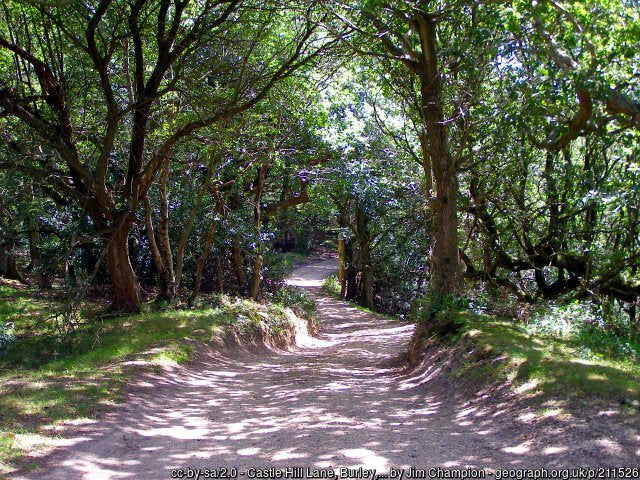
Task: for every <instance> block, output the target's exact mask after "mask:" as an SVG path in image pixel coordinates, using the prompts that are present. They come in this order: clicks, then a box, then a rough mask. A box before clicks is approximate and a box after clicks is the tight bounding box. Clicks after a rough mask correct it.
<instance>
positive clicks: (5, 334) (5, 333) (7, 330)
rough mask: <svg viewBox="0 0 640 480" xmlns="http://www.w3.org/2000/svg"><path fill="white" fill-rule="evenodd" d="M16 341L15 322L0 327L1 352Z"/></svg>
mask: <svg viewBox="0 0 640 480" xmlns="http://www.w3.org/2000/svg"><path fill="white" fill-rule="evenodd" d="M15 341H16V335H15V332H14V328H13V322H9V323H6V324H4V325H3V326H2V327H0V353H2V352H4V351H5V350H7V349H8V348H9V346H11V344H12V343H13V342H15Z"/></svg>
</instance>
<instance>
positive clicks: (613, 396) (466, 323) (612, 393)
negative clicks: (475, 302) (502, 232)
mask: <svg viewBox="0 0 640 480" xmlns="http://www.w3.org/2000/svg"><path fill="white" fill-rule="evenodd" d="M457 315H458V318H460V319H462V320H463V331H464V333H463V335H462V337H461V338H464V339H465V340H464V341H466V342H470V343H471V344H472V345H473V346H474V347H475V350H474V349H471V350H470V351H471V352H472V353H471V354H470V357H469V358H468V359H467V363H466V365H465V366H464V369H465V370H466V372H462V374H467V373H468V375H469V376H473V377H477V376H479V375H488V376H489V377H490V378H491V379H492V380H497V381H500V382H502V381H504V380H506V379H510V380H512V381H513V382H514V388H515V389H516V391H517V392H518V393H520V394H522V395H532V396H534V397H539V398H548V397H550V396H553V397H554V398H556V399H559V400H567V399H569V400H574V399H579V398H584V397H585V396H590V395H596V396H599V397H601V398H605V399H608V400H615V401H620V400H625V399H626V400H629V399H630V400H637V399H638V398H640V387H639V386H640V365H638V364H637V363H636V364H631V363H629V362H627V361H625V360H620V359H616V358H610V357H609V358H607V357H603V356H598V355H593V354H591V353H589V352H587V351H585V350H584V349H583V348H582V344H581V340H580V339H573V340H569V339H566V338H562V337H558V336H555V335H551V334H542V333H537V334H532V333H530V332H529V330H528V329H527V328H526V327H525V326H520V325H516V324H514V323H512V322H505V321H500V320H496V319H495V318H492V317H488V316H482V315H475V314H472V313H470V312H467V313H464V312H459V313H458V314H457ZM461 341H462V340H461ZM467 350H469V349H467ZM473 352H475V353H473ZM496 358H501V360H499V361H497V360H495V359H496ZM487 359H489V360H487Z"/></svg>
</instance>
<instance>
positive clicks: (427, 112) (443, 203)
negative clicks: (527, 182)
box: [417, 14, 461, 294]
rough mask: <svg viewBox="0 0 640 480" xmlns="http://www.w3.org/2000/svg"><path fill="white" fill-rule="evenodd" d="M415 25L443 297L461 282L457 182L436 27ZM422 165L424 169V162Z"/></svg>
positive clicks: (434, 275) (434, 281) (434, 273)
mask: <svg viewBox="0 0 640 480" xmlns="http://www.w3.org/2000/svg"><path fill="white" fill-rule="evenodd" d="M417 21H418V25H419V27H420V32H419V33H420V41H421V43H422V54H423V56H424V59H423V62H422V65H421V66H422V71H421V74H420V93H421V97H422V120H423V122H424V126H425V130H426V140H427V144H428V155H429V157H430V160H431V166H432V170H433V178H434V182H435V191H436V198H435V200H434V202H433V204H432V206H433V208H434V209H435V212H434V217H435V222H434V225H433V230H434V231H433V232H432V241H433V245H432V251H431V288H432V289H433V290H434V291H435V292H437V293H440V294H443V293H451V292H455V291H457V290H458V289H459V282H460V278H461V271H460V259H459V256H458V211H457V195H458V180H457V173H456V165H455V161H454V160H453V158H451V152H450V149H449V142H448V138H447V130H446V119H445V117H444V112H443V109H442V79H441V73H440V71H439V68H438V57H437V55H438V53H437V45H436V32H435V26H434V23H433V20H432V19H431V17H429V15H427V14H418V16H417ZM424 161H425V165H426V162H427V159H426V158H425V159H424Z"/></svg>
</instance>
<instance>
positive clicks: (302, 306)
mask: <svg viewBox="0 0 640 480" xmlns="http://www.w3.org/2000/svg"><path fill="white" fill-rule="evenodd" d="M273 301H274V302H275V303H278V304H280V305H282V306H283V307H289V308H291V309H292V310H293V311H294V312H296V314H298V315H300V316H303V317H306V318H311V317H313V316H314V315H315V312H316V302H315V301H314V300H313V299H312V298H310V297H309V296H308V295H307V294H306V293H304V292H303V291H302V290H300V289H298V288H291V287H283V288H281V289H280V290H278V291H277V292H276V293H275V294H274V296H273Z"/></svg>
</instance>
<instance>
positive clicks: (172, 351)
mask: <svg viewBox="0 0 640 480" xmlns="http://www.w3.org/2000/svg"><path fill="white" fill-rule="evenodd" d="M290 297H291V296H290ZM294 297H295V296H294ZM301 300H302V299H299V298H288V303H289V305H283V304H277V303H271V304H266V305H262V304H258V303H255V302H252V301H249V300H245V299H234V298H229V297H226V296H220V295H218V296H215V295H213V296H210V297H203V298H202V299H200V303H199V307H198V308H197V309H192V310H159V309H158V308H159V307H158V306H157V305H155V304H147V305H145V306H144V308H143V310H144V311H143V312H142V313H140V314H136V315H126V316H114V315H112V316H107V315H105V314H104V312H101V311H100V309H96V307H95V306H93V307H92V306H91V305H90V304H86V305H83V306H82V307H81V308H80V310H79V313H78V317H77V320H78V322H79V323H78V325H77V327H76V329H75V331H73V332H71V333H69V334H68V335H60V332H59V330H58V328H57V326H56V322H59V321H60V320H59V319H58V320H55V319H54V318H51V315H52V313H54V312H56V311H58V310H60V308H61V304H60V303H58V302H56V301H55V300H49V299H46V298H45V297H44V296H41V295H40V294H38V293H37V292H34V291H32V290H28V289H27V290H24V289H22V290H18V289H15V288H12V287H10V286H9V287H7V286H0V324H4V323H6V322H9V321H11V322H14V323H15V334H16V340H15V341H14V342H13V343H12V344H10V345H9V347H8V348H7V349H6V350H4V351H2V352H0V474H2V473H3V472H8V471H11V470H13V469H15V468H18V467H22V468H24V467H25V460H24V459H21V457H23V455H24V453H25V451H28V450H31V449H32V448H33V444H34V442H35V443H36V444H38V443H41V444H46V443H47V436H48V435H49V434H48V433H47V429H48V427H49V426H52V425H56V424H59V423H60V422H63V421H66V420H72V419H82V418H93V417H95V416H96V415H97V414H98V413H99V412H100V411H103V410H104V409H105V408H107V407H108V406H110V405H113V404H114V403H117V402H118V401H119V400H120V398H121V396H122V395H121V393H122V388H123V386H124V383H125V381H126V377H127V376H129V375H130V374H131V369H132V368H133V367H130V366H128V364H127V361H128V360H141V361H143V362H136V363H143V364H145V365H148V366H149V367H151V368H158V367H157V366H158V365H167V364H176V363H182V362H187V361H189V360H190V359H191V358H192V355H193V348H192V346H191V345H190V343H188V342H186V341H185V339H190V340H198V341H201V342H210V341H212V340H214V339H215V338H217V337H219V336H221V335H223V334H224V332H225V331H226V330H227V329H228V328H230V327H233V328H235V329H237V331H239V332H240V334H241V335H243V334H251V332H253V331H255V330H256V329H258V328H260V329H262V330H264V329H265V328H266V330H267V331H268V332H269V333H270V334H271V335H279V334H281V333H283V332H285V331H287V329H289V328H290V327H291V313H290V310H289V309H287V308H286V307H287V306H291V307H295V306H296V305H298V303H300V302H301ZM282 302H283V303H287V302H284V300H282ZM311 308H312V306H310V305H309V304H308V302H307V303H304V302H303V305H302V306H298V311H300V312H303V313H304V312H305V311H309V310H310V309H311ZM0 326H1V325H0Z"/></svg>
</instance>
